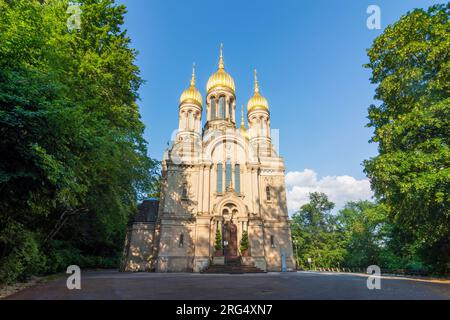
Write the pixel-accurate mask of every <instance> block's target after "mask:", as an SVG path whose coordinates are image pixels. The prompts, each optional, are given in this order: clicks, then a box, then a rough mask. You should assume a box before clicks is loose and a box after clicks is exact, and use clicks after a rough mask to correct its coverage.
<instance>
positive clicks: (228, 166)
mask: <svg viewBox="0 0 450 320" xmlns="http://www.w3.org/2000/svg"><path fill="white" fill-rule="evenodd" d="M229 187H231V162H230V160H227V164H226V167H225V188H226V189H228V188H229Z"/></svg>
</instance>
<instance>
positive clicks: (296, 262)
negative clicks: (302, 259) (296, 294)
mask: <svg viewBox="0 0 450 320" xmlns="http://www.w3.org/2000/svg"><path fill="white" fill-rule="evenodd" d="M297 244H298V240H297V239H294V250H295V251H294V257H295V270H297V269H298V251H297V248H298V247H297Z"/></svg>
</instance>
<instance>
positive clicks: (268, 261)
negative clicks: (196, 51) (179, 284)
mask: <svg viewBox="0 0 450 320" xmlns="http://www.w3.org/2000/svg"><path fill="white" fill-rule="evenodd" d="M196 82H197V79H196V75H195V67H193V70H192V76H191V81H190V84H189V87H188V88H187V89H186V90H184V91H183V93H182V94H181V97H180V100H179V104H178V110H179V117H178V130H177V131H176V135H175V137H174V139H173V141H172V144H171V145H169V146H168V148H167V151H166V153H165V155H164V158H163V161H162V166H161V167H162V182H161V195H160V200H159V206H158V205H156V204H154V203H153V204H152V205H150V204H149V203H147V202H148V201H147V202H144V203H143V204H142V205H141V206H140V208H142V209H141V210H142V211H145V210H150V209H151V208H153V209H151V210H153V211H152V212H140V214H139V215H138V216H137V217H136V219H135V220H134V222H133V223H132V224H131V226H130V228H129V229H128V233H127V240H126V241H127V242H126V246H125V248H126V249H125V261H124V264H123V268H122V269H123V270H126V271H138V270H139V271H145V270H154V271H156V272H174V271H192V272H202V271H204V270H210V269H211V268H214V265H217V264H219V265H223V264H225V265H227V264H229V263H233V265H235V264H241V265H245V266H247V267H250V268H255V269H259V270H264V271H283V270H293V269H294V266H295V263H294V258H293V250H292V243H291V230H290V222H289V217H288V212H287V203H286V190H285V181H284V179H285V177H284V174H285V167H284V160H283V158H282V157H280V156H279V155H278V154H277V152H276V151H275V150H274V148H273V146H272V139H271V128H270V111H269V103H268V101H267V99H266V98H265V97H264V96H262V94H261V92H260V85H259V82H258V78H257V73H256V70H255V71H254V91H253V96H252V97H251V98H250V99H249V100H248V103H247V108H246V111H247V121H248V126H249V128H248V129H247V128H246V127H245V115H244V106H242V109H241V119H240V127H239V128H237V119H236V100H237V98H236V86H235V82H234V79H233V78H232V77H231V75H230V74H229V73H228V72H227V71H226V70H225V59H224V55H223V46H222V45H221V46H220V56H219V63H218V67H217V70H216V71H215V72H214V73H213V74H212V75H211V76H210V77H209V79H208V81H207V85H206V96H205V97H206V99H205V104H203V99H202V94H201V93H200V91H199V90H198V89H197V87H196ZM203 106H205V109H206V112H205V113H206V119H205V121H204V125H203V126H202V112H203ZM238 120H239V119H238ZM156 207H157V208H158V210H157V212H156V213H155V212H154V211H155V210H154V209H155V208H156ZM245 238H247V239H248V241H244V242H246V243H247V245H246V246H245V245H242V244H243V239H245ZM216 239H218V240H217V241H219V242H220V243H219V244H218V243H217V241H216ZM246 270H249V269H246Z"/></svg>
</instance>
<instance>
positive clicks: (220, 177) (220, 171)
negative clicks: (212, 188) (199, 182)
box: [217, 163, 223, 193]
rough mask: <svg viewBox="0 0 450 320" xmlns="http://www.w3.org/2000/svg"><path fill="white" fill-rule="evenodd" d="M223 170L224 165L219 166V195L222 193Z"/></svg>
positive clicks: (219, 164)
mask: <svg viewBox="0 0 450 320" xmlns="http://www.w3.org/2000/svg"><path fill="white" fill-rule="evenodd" d="M222 179H223V168H222V164H221V163H218V164H217V193H222V192H223V190H222Z"/></svg>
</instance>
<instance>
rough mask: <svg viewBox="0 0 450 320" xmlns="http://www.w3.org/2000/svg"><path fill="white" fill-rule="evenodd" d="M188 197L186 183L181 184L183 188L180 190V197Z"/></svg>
mask: <svg viewBox="0 0 450 320" xmlns="http://www.w3.org/2000/svg"><path fill="white" fill-rule="evenodd" d="M187 197H188V190H187V184H186V183H185V184H183V189H182V190H181V198H183V199H187Z"/></svg>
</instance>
